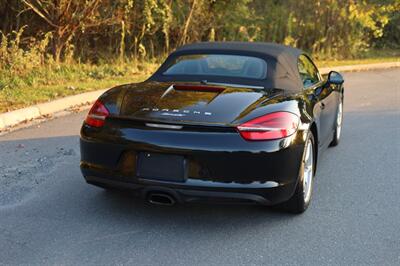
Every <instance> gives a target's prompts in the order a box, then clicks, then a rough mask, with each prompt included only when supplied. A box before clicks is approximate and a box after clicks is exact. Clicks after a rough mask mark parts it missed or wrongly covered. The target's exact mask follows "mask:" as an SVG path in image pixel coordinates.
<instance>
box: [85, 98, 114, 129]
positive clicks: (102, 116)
mask: <svg viewBox="0 0 400 266" xmlns="http://www.w3.org/2000/svg"><path fill="white" fill-rule="evenodd" d="M109 115H110V112H109V111H108V110H107V108H106V107H105V106H104V104H103V103H102V102H101V101H99V100H97V101H96V102H95V103H94V104H93V106H92V108H91V109H90V111H89V113H88V115H87V117H86V119H85V123H86V124H87V125H89V126H92V127H102V126H104V123H105V120H106V118H107V117H108V116H109Z"/></svg>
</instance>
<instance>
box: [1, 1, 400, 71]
mask: <svg viewBox="0 0 400 266" xmlns="http://www.w3.org/2000/svg"><path fill="white" fill-rule="evenodd" d="M399 25H400V0H287V1H278V0H0V30H1V31H2V33H3V34H2V48H1V49H2V50H1V51H0V63H1V64H5V63H7V61H4V60H9V59H7V58H6V57H7V55H6V53H7V52H6V48H7V47H8V48H9V47H10V46H13V47H14V48H13V49H16V47H15V46H16V45H15V42H18V46H20V47H22V48H23V50H24V51H31V50H32V49H34V50H35V51H31V52H33V53H38V54H41V56H39V57H35V58H38V59H37V60H45V57H46V56H45V54H47V53H50V54H51V55H52V57H53V59H54V60H55V61H56V62H59V61H62V60H71V59H77V60H78V59H79V60H82V61H89V62H94V63H96V62H101V61H102V60H103V61H104V60H108V59H109V58H114V59H119V60H125V59H126V58H132V59H141V58H147V59H148V58H154V57H159V56H163V55H165V54H166V53H168V52H170V51H171V50H173V49H174V48H175V47H177V46H179V45H182V44H185V43H190V42H196V41H214V40H218V41H224V40H227V41H228V40H241V41H273V42H278V43H285V44H289V45H293V46H297V47H301V48H303V49H305V50H307V51H308V52H310V53H312V54H313V55H314V56H317V57H320V58H321V57H323V58H332V57H335V58H340V57H345V58H351V57H354V56H357V54H359V53H360V52H363V51H365V50H367V49H369V48H371V47H374V46H375V47H390V48H395V49H397V48H400V26H399ZM16 39H17V41H16ZM12 42H14V43H12ZM10 52H15V51H10V50H9V51H8V53H10ZM38 63H40V62H38Z"/></svg>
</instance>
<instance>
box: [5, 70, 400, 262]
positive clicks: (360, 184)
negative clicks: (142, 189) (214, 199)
mask: <svg viewBox="0 0 400 266" xmlns="http://www.w3.org/2000/svg"><path fill="white" fill-rule="evenodd" d="M345 78H346V83H345V94H346V95H345V97H346V98H345V120H344V123H345V124H344V129H343V135H342V142H341V143H340V145H339V146H338V147H336V148H330V149H328V150H327V151H326V152H325V153H324V154H323V156H322V158H321V160H320V162H319V169H318V172H317V177H316V182H315V190H314V195H313V196H314V198H313V202H312V205H311V206H310V208H309V209H308V211H307V212H306V213H304V214H303V215H297V216H296V215H289V214H286V213H282V212H278V211H274V210H272V209H268V208H264V207H259V206H231V205H230V206H215V205H193V206H190V205H189V206H174V207H158V206H149V205H147V204H144V203H143V202H142V201H141V200H138V199H135V198H132V197H131V196H130V195H128V194H120V193H110V192H106V191H104V190H102V189H100V188H96V187H92V186H89V185H87V184H86V183H85V182H84V180H83V178H82V176H81V174H80V171H79V147H78V132H79V127H80V125H81V121H82V120H83V118H84V115H85V113H84V112H82V113H77V114H73V115H70V116H66V117H62V118H58V119H55V120H52V121H49V122H45V123H42V124H40V125H39V126H33V127H30V128H26V129H22V130H19V131H16V132H12V133H10V134H7V135H5V136H2V137H0V264H40V265H43V264H45V265H47V264H67V265H80V264H100V265H103V264H132V265H268V264H273V265H292V264H302V265H327V264H335V265H366V264H370V265H400V69H392V70H385V71H373V72H372V71H371V72H363V73H348V74H345Z"/></svg>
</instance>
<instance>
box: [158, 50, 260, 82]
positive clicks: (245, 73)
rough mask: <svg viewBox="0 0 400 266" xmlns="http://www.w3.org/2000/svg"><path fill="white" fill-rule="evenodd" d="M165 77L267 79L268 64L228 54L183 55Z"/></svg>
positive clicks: (248, 57)
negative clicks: (195, 76) (191, 76)
mask: <svg viewBox="0 0 400 266" xmlns="http://www.w3.org/2000/svg"><path fill="white" fill-rule="evenodd" d="M163 75H166V76H169V75H171V76H172V75H201V76H226V77H238V78H248V79H265V77H266V76H267V62H265V60H263V59H261V58H257V57H252V56H242V55H226V54H195V55H182V56H178V57H177V58H175V60H174V61H173V62H172V63H171V64H170V65H169V66H168V68H167V70H166V71H164V73H163Z"/></svg>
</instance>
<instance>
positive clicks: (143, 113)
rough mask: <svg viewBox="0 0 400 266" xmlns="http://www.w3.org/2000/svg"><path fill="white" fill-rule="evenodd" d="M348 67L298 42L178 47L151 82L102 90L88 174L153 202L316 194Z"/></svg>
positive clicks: (87, 149)
mask: <svg viewBox="0 0 400 266" xmlns="http://www.w3.org/2000/svg"><path fill="white" fill-rule="evenodd" d="M342 110H343V78H342V76H341V75H340V74H339V73H337V72H333V71H332V72H330V73H329V75H328V76H327V77H326V78H325V79H324V78H322V77H321V75H320V73H319V72H318V69H317V68H316V66H315V65H314V63H313V62H312V61H311V60H310V58H309V57H308V56H307V55H306V54H304V52H302V51H301V50H298V49H295V48H291V47H287V46H283V45H278V44H271V43H238V42H223V43H218V42H213V43H198V44H192V45H186V46H183V47H181V48H179V49H177V50H176V51H175V52H173V53H172V54H171V55H170V56H169V57H168V58H167V59H166V61H165V62H164V63H163V64H162V65H161V67H160V68H159V69H158V70H157V71H156V72H155V73H154V75H152V76H151V77H150V78H149V79H148V80H147V81H145V82H143V83H138V84H128V85H122V86H118V87H115V88H112V89H110V90H109V91H107V92H106V93H104V94H103V95H102V96H101V97H100V98H99V99H98V100H97V101H96V103H95V104H94V105H93V107H92V108H91V110H90V111H89V114H88V116H87V118H86V120H85V122H84V124H83V126H82V130H81V156H82V158H81V170H82V173H83V175H84V177H85V179H86V181H87V182H88V183H90V184H93V185H97V186H101V187H105V188H112V187H114V188H122V189H130V190H131V191H133V192H136V193H137V194H138V195H140V196H142V197H144V198H145V199H147V200H148V201H149V202H151V203H155V204H164V205H172V204H174V203H175V202H182V203H184V202H198V201H212V202H222V203H226V202H234V203H258V204H264V205H277V204H279V205H280V206H284V207H285V208H286V209H287V210H289V211H292V212H295V213H301V212H303V211H304V210H305V209H306V208H307V206H308V205H309V203H310V199H311V193H312V187H313V177H314V175H315V171H316V167H317V162H318V158H319V155H320V153H321V151H322V150H323V149H325V148H326V147H328V146H335V145H337V144H338V142H339V138H340V132H341V127H342V116H343V111H342Z"/></svg>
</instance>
